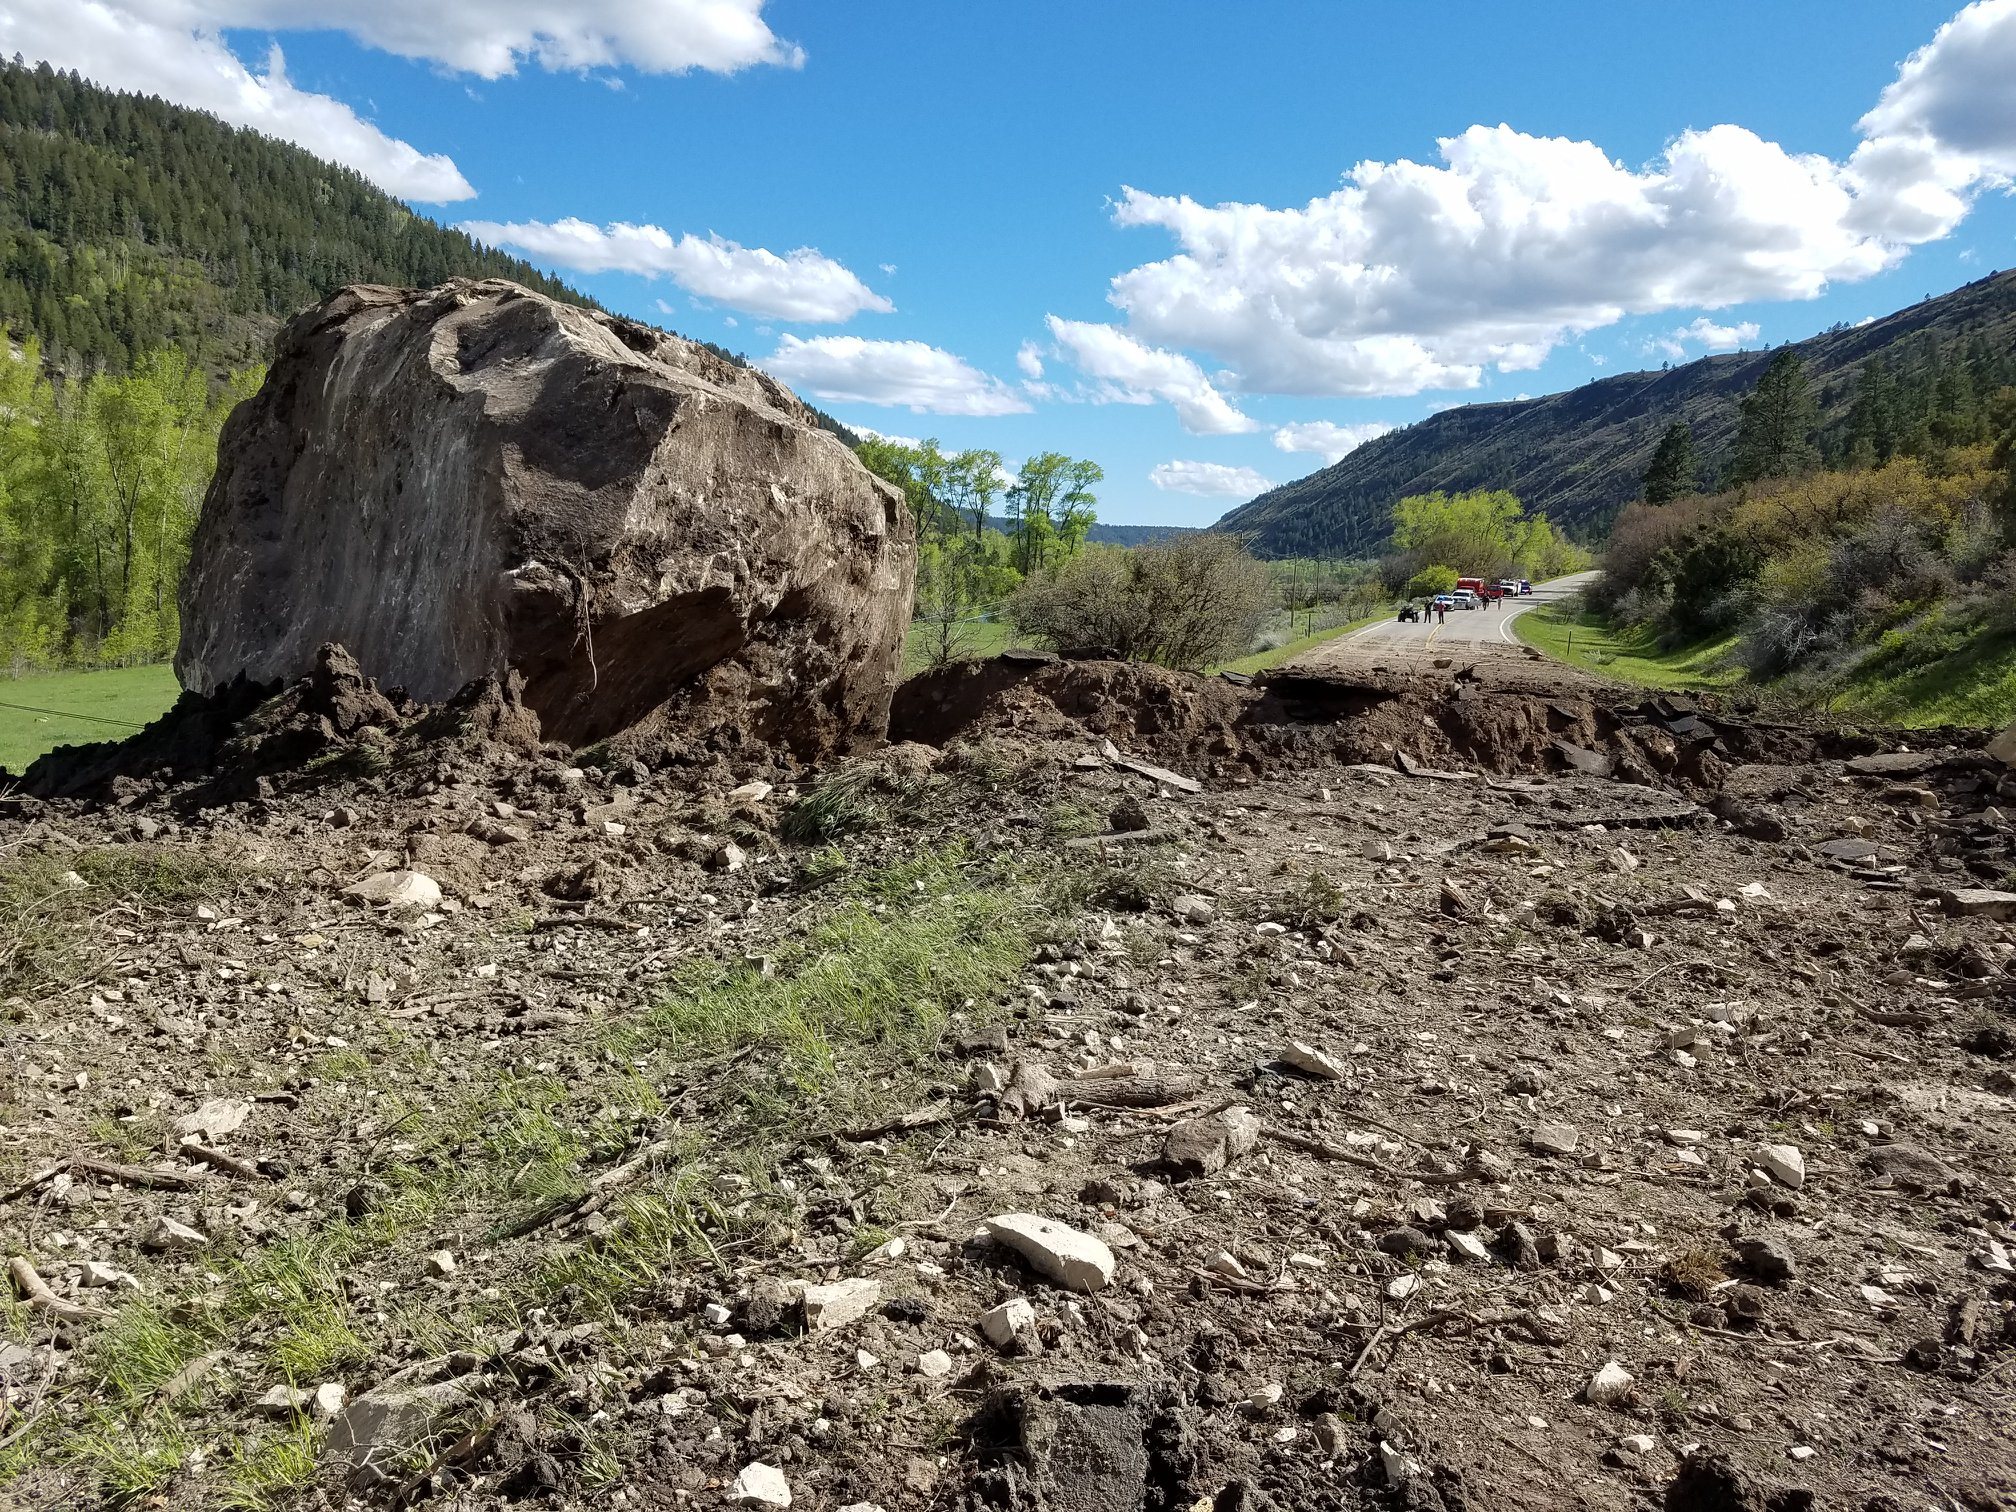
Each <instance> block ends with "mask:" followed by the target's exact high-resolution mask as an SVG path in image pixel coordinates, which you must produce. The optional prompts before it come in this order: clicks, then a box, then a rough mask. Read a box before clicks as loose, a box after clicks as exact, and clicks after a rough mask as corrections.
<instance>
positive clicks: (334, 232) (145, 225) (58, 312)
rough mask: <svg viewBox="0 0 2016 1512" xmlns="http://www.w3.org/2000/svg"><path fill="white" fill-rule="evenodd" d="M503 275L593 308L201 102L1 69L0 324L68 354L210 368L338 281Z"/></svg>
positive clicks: (233, 362) (225, 365) (260, 340)
mask: <svg viewBox="0 0 2016 1512" xmlns="http://www.w3.org/2000/svg"><path fill="white" fill-rule="evenodd" d="M457 274H467V275H484V276H491V277H498V278H509V279H513V280H515V281H516V282H518V283H522V284H525V285H527V286H529V287H531V288H535V289H538V290H540V291H541V292H543V293H547V294H551V295H553V296H555V297H556V298H562V299H570V300H574V301H576V302H579V303H584V304H585V303H591V302H592V301H589V300H587V299H585V298H584V297H583V296H582V295H580V294H577V293H575V292H574V291H573V290H571V289H569V288H567V287H566V286H565V285H564V284H561V283H560V282H558V281H557V280H555V279H552V278H549V277H547V276H546V275H545V274H543V273H541V272H539V271H538V270H537V269H535V268H534V267H532V266H531V264H529V263H526V262H523V261H521V260H520V259H518V258H515V257H506V256H505V255H504V254H502V253H500V252H493V251H490V250H488V249H486V248H483V247H480V246H478V245H477V244H476V243H475V242H473V241H471V240H470V239H469V238H468V237H467V236H465V235H463V234H462V233H461V232H460V231H455V230H451V229H449V228H448V227H446V226H442V225H439V224H437V223H436V222H434V221H431V220H429V219H427V218H426V217H425V216H422V215H416V214H415V213H414V212H413V211H412V210H410V209H408V208H407V207H406V206H405V205H403V204H401V203H400V202H399V201H398V200H395V199H393V198H392V197H391V196H390V195H387V194H385V193H383V192H382V191H380V190H378V189H376V188H373V187H372V186H371V184H369V183H368V182H367V181H366V180H365V179H364V178H363V177H362V176H361V175H359V174H357V173H354V172H352V171H351V170H350V169H348V168H339V167H337V166H335V165H334V164H332V163H326V162H324V161H322V160H321V159H320V158H317V157H315V156H313V155H312V154H310V153H307V152H304V151H302V150H301V149H300V148H299V147H294V146H290V145H288V144H287V143H285V142H278V141H274V140H273V139H272V138H270V137H265V136H261V135H260V134H259V133H258V132H256V131H246V130H241V129H239V128H237V127H233V126H227V125H225V124H224V123H223V122H221V121H219V120H217V119H216V118H215V117H214V116H209V115H205V114H204V113H202V112H201V111H195V110H185V109H183V108H182V107H180V106H177V105H170V104H168V103H167V102H165V101H163V100H158V99H151V98H143V97H141V96H138V95H130V94H119V93H115V92H114V91H112V90H108V89H101V88H99V87H98V86H97V85H95V84H91V83H89V82H87V81H85V80H83V79H80V78H78V77H76V76H75V75H74V74H62V73H57V72H56V71H54V70H53V69H50V68H49V67H47V66H46V65H44V66H42V67H38V68H28V67H24V66H21V65H19V64H6V65H0V325H4V326H5V327H6V328H7V329H8V330H9V331H10V332H12V333H13V334H14V335H15V336H16V337H17V338H25V337H27V336H34V337H36V338H37V339H39V340H40V341H41V343H42V347H43V351H44V354H45V355H46V356H48V357H50V358H51V359H53V360H55V361H57V362H59V363H65V364H77V365H82V366H85V367H93V368H95V367H110V368H113V369H115V370H124V369H125V368H126V367H128V366H129V365H130V364H131V363H132V361H133V360H134V359H135V358H137V357H139V356H141V355H143V354H145V353H147V352H151V351H154V350H155V349H157V348H160V347H163V346H176V347H180V348H181V349H182V350H183V351H185V352H186V353H188V354H189V355H190V356H191V357H193V358H194V359H196V360H197V361H198V362H199V363H200V364H202V365H203V366H204V367H205V368H207V369H209V370H211V371H212V372H219V371H222V370H225V369H229V368H233V367H238V366H242V365H243V364H245V363H247V362H253V361H258V360H260V359H261V358H262V357H263V356H264V351H265V346H266V342H267V340H268V338H269V337H270V336H271V335H272V333H273V331H274V330H275V328H276V327H277V326H278V324H279V322H280V321H281V320H283V319H285V318H286V317H287V316H289V315H291V314H293V313H294V312H295V311H296V310H299V309H301V308H303V307H304V306H306V305H310V304H313V303H315V301H317V300H319V299H321V298H322V297H323V296H324V295H326V294H327V293H329V291H330V290H331V289H334V288H337V287H339V286H340V285H343V284H346V283H356V282H372V283H391V284H412V285H426V284H435V283H439V282H441V281H442V280H443V279H445V278H450V277H453V276H455V275H457Z"/></svg>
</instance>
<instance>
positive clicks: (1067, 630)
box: [1010, 532, 1273, 669]
mask: <svg viewBox="0 0 2016 1512" xmlns="http://www.w3.org/2000/svg"><path fill="white" fill-rule="evenodd" d="M1272 598H1273V588H1272V585H1271V583H1270V582H1269V579H1268V574H1267V569H1266V568H1265V567H1264V566H1263V565H1262V564H1260V563H1259V562H1256V561H1254V560H1253V558H1252V557H1250V556H1248V555H1247V554H1246V549H1245V547H1243V546H1241V545H1240V544H1239V542H1238V541H1236V540H1235V539H1233V538H1232V537H1231V536H1226V535H1218V534H1216V533H1213V532H1198V533H1197V534H1194V535H1185V536H1178V537H1175V538H1174V539H1172V540H1168V541H1164V542H1158V543H1157V544H1155V545H1151V546H1137V547H1135V548H1133V549H1132V550H1121V549H1119V548H1117V547H1103V548H1091V549H1087V550H1085V551H1082V552H1080V553H1079V554H1078V555H1077V556H1075V557H1073V558H1072V559H1071V560H1070V561H1068V562H1066V563H1064V564H1063V565H1062V566H1061V567H1059V568H1058V569H1057V570H1056V571H1055V572H1053V573H1049V574H1047V575H1045V576H1043V577H1040V578H1034V579H1031V580H1030V581H1029V582H1026V583H1024V584H1023V585H1022V588H1021V589H1020V591H1018V592H1017V593H1016V595H1015V597H1014V599H1013V601H1012V603H1011V606H1010V610H1011V613H1012V614H1013V615H1014V618H1015V622H1016V624H1017V625H1019V626H1020V627H1021V629H1022V630H1023V632H1024V633H1025V634H1028V635H1031V636H1033V637H1035V638H1036V639H1038V640H1042V641H1045V642H1047V643H1048V644H1049V645H1051V646H1052V647H1054V648H1055V649H1057V650H1060V651H1069V650H1087V649H1095V648H1096V649H1099V650H1103V651H1107V652H1110V653H1112V654H1113V655H1115V656H1119V657H1122V658H1124V659H1127V660H1142V661H1153V662H1160V663H1161V664H1162V665H1164V666H1168V667H1184V668H1192V669H1194V668H1198V667H1203V666H1207V665H1209V664H1210V663H1211V662H1214V661H1221V660H1223V659H1225V658H1226V657H1228V656H1236V655H1238V654H1240V653H1241V652H1243V651H1245V650H1246V648H1247V647H1248V646H1249V645H1251V644H1252V641H1253V635H1254V631H1255V630H1256V629H1257V628H1258V627H1259V623H1260V617H1261V615H1262V614H1264V613H1265V612H1266V610H1267V608H1268V606H1269V604H1270V603H1271V602H1272Z"/></svg>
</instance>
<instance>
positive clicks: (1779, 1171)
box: [1759, 1144, 1806, 1192]
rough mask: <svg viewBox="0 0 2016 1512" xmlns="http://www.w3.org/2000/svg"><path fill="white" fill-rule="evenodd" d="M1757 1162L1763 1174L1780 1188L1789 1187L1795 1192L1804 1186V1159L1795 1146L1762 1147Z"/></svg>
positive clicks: (1774, 1145) (1772, 1145) (1768, 1145)
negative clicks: (1761, 1167)
mask: <svg viewBox="0 0 2016 1512" xmlns="http://www.w3.org/2000/svg"><path fill="white" fill-rule="evenodd" d="M1759 1161H1760V1163H1761V1164H1762V1165H1763V1167H1764V1171H1765V1174H1766V1175H1768V1176H1769V1177H1770V1178H1771V1179H1772V1180H1773V1181H1775V1182H1777V1183H1778V1184H1779V1185H1780V1186H1783V1187H1790V1188H1791V1189H1792V1190H1793V1191H1795V1192H1796V1191H1798V1190H1799V1188H1801V1187H1802V1186H1804V1185H1805V1184H1806V1157H1805V1156H1803V1155H1801V1154H1800V1153H1799V1147H1798V1146H1797V1145H1787V1144H1767V1145H1764V1146H1762V1147H1761V1150H1760V1153H1759Z"/></svg>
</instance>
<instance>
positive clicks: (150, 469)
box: [0, 341, 262, 675]
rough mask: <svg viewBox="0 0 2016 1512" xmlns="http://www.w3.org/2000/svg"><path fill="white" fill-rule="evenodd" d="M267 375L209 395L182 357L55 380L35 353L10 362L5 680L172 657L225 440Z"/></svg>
mask: <svg viewBox="0 0 2016 1512" xmlns="http://www.w3.org/2000/svg"><path fill="white" fill-rule="evenodd" d="M261 376H262V374H261V373H260V371H259V370H258V369H247V370H245V371H242V372H240V373H237V374H234V375H233V376H232V377H231V378H230V379H228V380H227V381H225V382H224V383H223V384H221V385H219V386H216V387H214V388H213V386H212V385H211V383H210V382H209V381H208V380H207V379H206V378H205V376H204V375H203V373H201V372H200V371H198V370H197V368H196V367H195V366H194V364H192V363H191V361H190V360H189V358H188V357H187V356H185V355H184V354H183V353H182V352H181V351H180V350H179V349H177V348H174V347H167V348H164V349H162V350H161V351H158V352H155V353H152V354H150V355H148V356H147V357H145V358H143V359H141V361H140V362H138V363H137V364H135V365H134V367H133V368H132V370H131V371H130V372H126V373H109V372H106V373H98V374H95V375H93V376H91V377H88V378H72V379H69V380H66V381H64V382H62V383H60V384H59V383H56V382H54V381H52V380H51V378H50V377H49V375H48V373H47V372H46V371H45V369H44V367H43V364H42V360H41V352H40V351H39V350H38V348H37V346H36V344H35V343H34V342H33V341H30V342H28V343H26V344H25V345H21V346H14V345H11V344H9V345H8V348H7V352H6V356H5V358H4V359H0V669H4V670H5V671H6V672H8V673H10V674H13V675H19V674H20V673H23V672H29V671H41V670H48V669H51V668H57V667H112V666H131V665H135V664H138V663H142V662H153V661H161V660H164V659H166V658H167V657H169V656H171V655H172V654H173V653H174V650H175V642H176V639H177V637H178V635H179V633H180V628H181V627H180V621H179V619H178V617H177V614H176V608H175V595H176V590H177V588H178V587H179V586H180V584H181V581H182V573H183V569H184V568H185V567H186V565H187V563H188V558H189V538H190V534H191V532H192V531H194V529H195V526H196V516H197V513H198V511H199V510H200V509H201V507H202V502H203V494H204V490H205V489H206V488H208V486H209V483H210V475H211V473H212V472H213V471H214V470H215V468H216V464H217V435H218V432H219V430H220V429H221V428H222V426H223V423H224V418H225V416H226V415H228V414H229V413H230V411H231V409H232V407H233V406H235V405H236V404H237V403H238V401H239V400H241V399H243V398H245V397H246V396H248V395H249V394H250V393H251V392H252V391H253V389H255V388H256V387H257V386H258V383H259V380H260V378H261Z"/></svg>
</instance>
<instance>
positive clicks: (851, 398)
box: [763, 335, 1029, 415]
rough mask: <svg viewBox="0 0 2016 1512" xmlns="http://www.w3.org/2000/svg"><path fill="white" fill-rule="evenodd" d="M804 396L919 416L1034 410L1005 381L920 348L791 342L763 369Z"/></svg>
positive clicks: (844, 339)
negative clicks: (890, 409) (869, 405)
mask: <svg viewBox="0 0 2016 1512" xmlns="http://www.w3.org/2000/svg"><path fill="white" fill-rule="evenodd" d="M763 368H764V370H765V371H766V372H768V373H770V374H771V375H772V376H774V377H776V378H778V379H780V380H782V381H783V382H785V383H788V384H790V385H791V387H793V388H795V389H798V390H800V391H801V392H804V393H808V394H814V395H816V396H818V397H819V398H821V399H829V400H833V401H836V402H840V403H854V404H883V405H889V406H891V407H893V408H898V409H907V410H910V411H912V412H913V413H916V414H920V415H1018V414H1023V413H1025V412H1026V411H1027V410H1028V408H1029V403H1028V401H1027V400H1026V399H1024V398H1023V397H1022V396H1021V395H1019V394H1017V393H1016V392H1015V391H1014V390H1013V389H1011V388H1009V387H1008V386H1007V385H1006V384H1005V383H1003V382H1001V380H1000V379H998V378H992V377H989V376H988V375H987V374H986V373H983V372H981V371H980V370H979V369H978V368H976V367H973V366H972V365H971V364H969V363H967V362H966V361H965V360H964V359H963V358H960V357H957V356H954V355H953V354H952V353H951V352H947V351H945V350H943V349H942V348H939V347H934V346H929V345H926V344H925V343H924V342H921V341H869V340H866V339H864V338H863V337H860V336H813V337H810V338H801V337H797V336H789V335H787V336H784V337H782V338H780V339H779V341H778V345H777V350H776V352H774V353H773V354H772V355H771V357H770V359H769V361H767V362H765V363H764V364H763Z"/></svg>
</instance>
